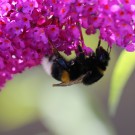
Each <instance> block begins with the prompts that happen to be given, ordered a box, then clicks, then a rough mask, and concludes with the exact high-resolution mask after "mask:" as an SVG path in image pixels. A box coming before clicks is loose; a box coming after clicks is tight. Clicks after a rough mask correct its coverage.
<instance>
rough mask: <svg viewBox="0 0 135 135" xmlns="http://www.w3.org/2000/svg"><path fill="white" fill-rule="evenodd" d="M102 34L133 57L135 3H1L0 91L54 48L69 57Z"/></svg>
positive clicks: (3, 0) (23, 0)
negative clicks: (88, 37)
mask: <svg viewBox="0 0 135 135" xmlns="http://www.w3.org/2000/svg"><path fill="white" fill-rule="evenodd" d="M82 28H84V29H85V31H86V34H87V35H91V34H95V33H96V31H97V30H99V32H100V38H101V39H103V40H105V41H107V42H108V45H109V46H110V47H112V46H113V45H117V46H119V47H121V48H125V49H126V50H127V51H135V2H134V0H113V1H109V0H1V1H0V80H1V81H0V87H2V86H3V85H4V84H5V82H6V81H7V80H9V79H11V78H12V76H13V74H16V73H21V72H22V71H23V70H24V69H25V68H30V67H33V66H36V65H38V64H40V63H41V60H42V58H43V57H44V56H45V55H52V54H53V53H54V52H53V47H55V48H56V49H57V50H58V51H63V52H64V53H66V54H67V55H69V54H71V51H73V50H74V51H76V52H77V46H78V45H82V48H83V50H84V52H85V53H86V55H89V54H90V53H91V52H92V49H91V48H89V47H87V46H86V45H85V43H84V40H83V35H82V32H81V29H82Z"/></svg>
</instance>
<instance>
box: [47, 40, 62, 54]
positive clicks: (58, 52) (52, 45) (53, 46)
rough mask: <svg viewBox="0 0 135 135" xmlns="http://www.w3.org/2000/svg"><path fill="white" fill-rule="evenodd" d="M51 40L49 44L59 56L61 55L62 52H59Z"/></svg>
mask: <svg viewBox="0 0 135 135" xmlns="http://www.w3.org/2000/svg"><path fill="white" fill-rule="evenodd" d="M48 41H49V44H50V45H51V46H52V50H53V52H54V53H55V54H56V55H57V56H61V55H60V53H59V52H58V50H57V49H56V48H55V47H54V45H53V44H52V42H51V41H50V40H48Z"/></svg>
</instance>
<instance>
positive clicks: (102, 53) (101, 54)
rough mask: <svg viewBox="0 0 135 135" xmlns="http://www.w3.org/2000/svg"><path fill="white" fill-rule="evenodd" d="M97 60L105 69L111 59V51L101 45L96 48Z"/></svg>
mask: <svg viewBox="0 0 135 135" xmlns="http://www.w3.org/2000/svg"><path fill="white" fill-rule="evenodd" d="M96 60H97V63H98V66H99V67H100V68H101V69H103V70H105V69H106V66H107V65H108V62H109V60H110V56H109V52H107V51H106V50H105V49H104V48H103V47H101V46H99V47H98V48H97V49H96Z"/></svg>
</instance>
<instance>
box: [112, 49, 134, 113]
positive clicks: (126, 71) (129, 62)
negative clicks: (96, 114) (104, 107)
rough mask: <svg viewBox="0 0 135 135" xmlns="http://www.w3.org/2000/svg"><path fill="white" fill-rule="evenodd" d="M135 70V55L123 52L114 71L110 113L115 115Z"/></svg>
mask: <svg viewBox="0 0 135 135" xmlns="http://www.w3.org/2000/svg"><path fill="white" fill-rule="evenodd" d="M134 68H135V53H131V52H126V51H123V52H122V53H121V55H120V57H119V59H118V61H117V63H116V66H115V68H114V71H113V75H112V80H111V87H110V95H109V111H110V114H111V115H114V114H115V112H116V109H117V106H118V104H119V100H120V97H121V95H122V91H123V88H124V87H125V85H126V82H127V81H128V79H129V77H130V76H131V74H132V72H133V70H134Z"/></svg>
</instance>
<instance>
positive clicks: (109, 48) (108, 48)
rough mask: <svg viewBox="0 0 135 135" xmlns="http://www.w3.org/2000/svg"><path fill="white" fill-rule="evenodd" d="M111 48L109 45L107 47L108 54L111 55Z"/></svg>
mask: <svg viewBox="0 0 135 135" xmlns="http://www.w3.org/2000/svg"><path fill="white" fill-rule="evenodd" d="M111 49H112V48H111V47H110V46H109V45H108V47H107V52H108V53H109V54H110V53H111Z"/></svg>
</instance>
